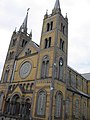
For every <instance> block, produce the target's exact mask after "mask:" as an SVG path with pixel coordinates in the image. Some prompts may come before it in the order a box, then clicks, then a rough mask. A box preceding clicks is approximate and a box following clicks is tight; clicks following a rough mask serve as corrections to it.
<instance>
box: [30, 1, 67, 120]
mask: <svg viewBox="0 0 90 120" xmlns="http://www.w3.org/2000/svg"><path fill="white" fill-rule="evenodd" d="M67 51H68V19H67V15H66V17H65V18H64V17H63V15H62V13H61V8H60V2H59V0H56V2H55V5H54V8H53V10H52V13H51V14H50V15H48V12H47V11H46V14H45V16H44V20H43V26H42V33H41V41H40V52H39V55H38V67H37V73H36V80H35V81H36V82H35V94H34V98H33V100H34V106H33V107H35V106H37V108H35V111H34V110H33V112H32V113H33V116H34V115H35V114H36V115H37V116H39V115H40V116H41V115H42V116H44V115H45V113H44V109H45V108H44V107H45V106H47V107H46V111H47V114H46V118H45V120H48V119H49V120H54V119H55V118H60V117H62V118H63V119H64V114H63V113H62V115H61V113H60V109H61V108H60V107H59V108H58V107H57V110H55V105H57V106H58V104H59V101H58V100H61V99H63V100H62V101H64V100H65V92H66V66H67ZM38 91H39V93H38ZM46 93H47V103H46V105H45V104H44V105H42V106H41V107H40V108H38V105H37V103H36V101H35V100H37V99H36V94H38V100H37V101H38V104H39V102H40V101H39V94H40V95H41V94H42V96H40V97H42V99H44V100H45V101H46V99H45V95H46ZM58 94H59V98H58ZM62 95H63V96H62ZM54 96H56V100H55V99H54ZM62 97H63V98H62ZM56 102H57V104H56ZM36 109H37V111H36ZM62 109H63V111H64V110H65V105H64V104H63V105H62ZM37 119H38V118H37Z"/></svg>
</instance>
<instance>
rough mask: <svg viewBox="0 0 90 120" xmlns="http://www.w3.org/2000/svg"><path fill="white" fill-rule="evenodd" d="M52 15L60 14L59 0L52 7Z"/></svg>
mask: <svg viewBox="0 0 90 120" xmlns="http://www.w3.org/2000/svg"><path fill="white" fill-rule="evenodd" d="M52 13H53V14H56V13H61V9H60V2H59V0H56V2H55V5H54V9H53V10H52Z"/></svg>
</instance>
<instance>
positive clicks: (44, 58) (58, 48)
mask: <svg viewBox="0 0 90 120" xmlns="http://www.w3.org/2000/svg"><path fill="white" fill-rule="evenodd" d="M27 19H28V11H27V14H26V17H25V19H24V21H23V23H22V25H21V26H20V29H19V30H18V31H16V30H15V31H14V32H13V34H12V37H11V41H10V45H9V48H8V51H7V56H6V60H5V64H4V67H3V72H2V77H1V81H0V120H90V74H89V73H88V74H79V73H78V72H77V71H75V70H74V69H72V68H71V67H70V66H68V63H67V61H68V60H67V58H68V18H67V15H66V16H65V17H64V16H63V15H62V13H61V7H60V1H59V0H56V1H55V5H54V7H53V9H52V13H51V14H48V12H46V14H45V15H44V19H43V25H42V32H41V39H40V45H38V44H37V43H35V42H34V41H33V40H32V32H30V34H28V33H27Z"/></svg>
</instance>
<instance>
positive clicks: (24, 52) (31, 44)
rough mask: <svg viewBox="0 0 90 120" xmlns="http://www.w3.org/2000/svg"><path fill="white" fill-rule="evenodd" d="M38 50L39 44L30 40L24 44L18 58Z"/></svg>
mask: <svg viewBox="0 0 90 120" xmlns="http://www.w3.org/2000/svg"><path fill="white" fill-rule="evenodd" d="M39 50H40V49H39V46H38V45H37V44H36V43H35V42H33V41H30V42H28V43H27V44H26V46H25V47H24V49H23V50H22V51H21V52H20V54H19V55H18V58H21V57H24V56H27V55H32V54H35V53H38V52H39Z"/></svg>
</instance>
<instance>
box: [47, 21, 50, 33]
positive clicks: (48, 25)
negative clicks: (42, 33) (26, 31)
mask: <svg viewBox="0 0 90 120" xmlns="http://www.w3.org/2000/svg"><path fill="white" fill-rule="evenodd" d="M49 28H50V24H49V23H47V32H48V31H49Z"/></svg>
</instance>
